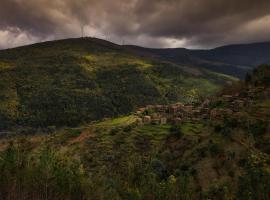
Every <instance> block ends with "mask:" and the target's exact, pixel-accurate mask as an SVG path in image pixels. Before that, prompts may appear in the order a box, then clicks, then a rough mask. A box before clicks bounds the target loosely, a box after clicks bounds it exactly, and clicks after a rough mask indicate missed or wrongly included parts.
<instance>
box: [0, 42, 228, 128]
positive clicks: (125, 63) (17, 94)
mask: <svg viewBox="0 0 270 200" xmlns="http://www.w3.org/2000/svg"><path fill="white" fill-rule="evenodd" d="M231 80H232V78H231V77H226V76H222V75H219V74H215V73H212V72H210V71H203V70H199V69H197V68H192V67H185V66H181V65H175V64H172V63H169V62H160V61H157V60H154V59H145V58H142V57H138V56H135V55H133V54H132V53H130V51H128V50H126V47H121V46H118V45H115V44H112V43H109V42H107V41H103V40H98V39H94V38H83V39H68V40H61V41H54V42H45V43H40V44H35V45H31V46H26V47H20V48H16V49H9V50H2V51H0V129H7V128H9V127H15V126H17V127H18V126H31V127H48V126H75V125H78V124H82V123H85V122H89V121H92V120H97V119H102V118H105V117H115V116H119V115H121V114H127V113H129V112H131V111H133V110H135V109H136V108H138V107H141V106H143V105H147V104H167V103H172V102H177V101H183V102H185V101H187V100H188V95H189V94H188V93H189V91H190V90H192V89H195V91H196V93H197V96H198V97H199V96H207V95H211V94H213V93H215V92H216V91H217V90H218V89H219V88H220V86H221V85H224V84H225V83H226V82H227V81H231Z"/></svg>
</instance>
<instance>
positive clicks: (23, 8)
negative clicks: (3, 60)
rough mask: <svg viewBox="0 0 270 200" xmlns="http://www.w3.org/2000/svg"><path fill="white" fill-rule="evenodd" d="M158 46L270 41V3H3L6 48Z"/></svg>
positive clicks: (1, 39) (0, 45)
mask: <svg viewBox="0 0 270 200" xmlns="http://www.w3.org/2000/svg"><path fill="white" fill-rule="evenodd" d="M81 27H84V36H88V37H98V38H102V39H107V40H110V41H111V42H115V43H118V44H133V45H140V46H144V47H152V48H165V47H166V48H167V47H171V48H174V47H186V48H214V47H217V46H222V45H227V44H235V43H237V44H239V43H253V42H262V41H270V0H0V49H5V48H12V47H16V46H21V45H26V44H31V43H36V42H42V41H48V40H56V39H63V38H71V37H72V38H73V37H80V36H81Z"/></svg>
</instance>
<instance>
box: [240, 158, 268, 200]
mask: <svg viewBox="0 0 270 200" xmlns="http://www.w3.org/2000/svg"><path fill="white" fill-rule="evenodd" d="M269 161H270V160H269V157H268V159H265V158H261V157H258V156H256V155H252V156H251V158H250V159H249V161H248V162H247V163H246V166H245V173H244V175H243V176H241V177H240V180H239V190H238V199H240V200H244V199H245V200H265V199H270V173H269V169H267V168H265V167H266V166H267V165H268V167H269V163H270V162H269Z"/></svg>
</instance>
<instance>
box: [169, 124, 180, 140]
mask: <svg viewBox="0 0 270 200" xmlns="http://www.w3.org/2000/svg"><path fill="white" fill-rule="evenodd" d="M170 135H171V136H173V137H176V138H178V139H180V138H182V136H183V132H182V130H181V126H180V125H173V126H172V127H171V128H170Z"/></svg>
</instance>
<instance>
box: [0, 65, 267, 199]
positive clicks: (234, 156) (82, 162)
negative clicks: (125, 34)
mask: <svg viewBox="0 0 270 200" xmlns="http://www.w3.org/2000/svg"><path fill="white" fill-rule="evenodd" d="M269 99H270V66H267V65H262V66H260V67H258V68H256V69H255V70H254V71H253V72H252V73H250V74H249V75H248V76H247V77H246V80H245V81H239V82H236V83H234V84H233V85H232V86H231V87H225V88H224V89H223V90H222V91H221V92H220V93H219V94H217V95H214V96H212V97H209V98H207V99H203V100H202V101H201V102H193V103H192V104H190V103H186V104H183V103H177V104H169V105H162V104H161V105H148V106H145V107H143V108H140V109H138V110H137V111H136V112H134V113H133V114H130V115H126V116H122V117H117V118H112V119H104V120H101V121H98V122H93V123H91V124H88V125H86V126H84V127H78V128H66V129H61V130H58V131H56V132H54V133H53V134H50V135H32V136H14V137H11V138H6V139H2V140H1V143H0V147H1V149H2V153H1V155H0V158H1V159H0V167H1V169H2V170H1V171H0V173H1V174H0V184H1V185H2V186H1V187H0V189H1V190H0V197H1V198H2V199H5V198H9V199H10V198H16V197H18V196H16V195H20V197H22V196H23V197H25V198H26V199H44V198H45V195H46V196H47V197H48V198H49V199H66V198H71V199H183V200H187V199H191V200H193V199H194V200H195V199H196V200H197V199H217V200H227V199H239V200H246V199H258V200H263V199H269V198H270V193H269V191H270V182H269V180H270V171H269V170H270V156H269V154H270V149H269V146H270V145H269V141H270V135H269V133H270V132H269V128H270V127H269V124H270V123H269V122H270V115H269V113H270V102H269ZM164 118H166V120H164ZM162 119H163V120H162ZM63 172H64V173H63ZM22 174H24V176H22ZM48 177H50V178H48ZM37 180H38V181H37ZM47 185H50V187H47ZM67 185H68V186H69V187H66V186H67ZM10 188H12V190H11V189H10ZM29 188H30V189H29ZM14 191H16V192H14ZM17 191H18V192H17ZM45 191H46V192H45Z"/></svg>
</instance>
